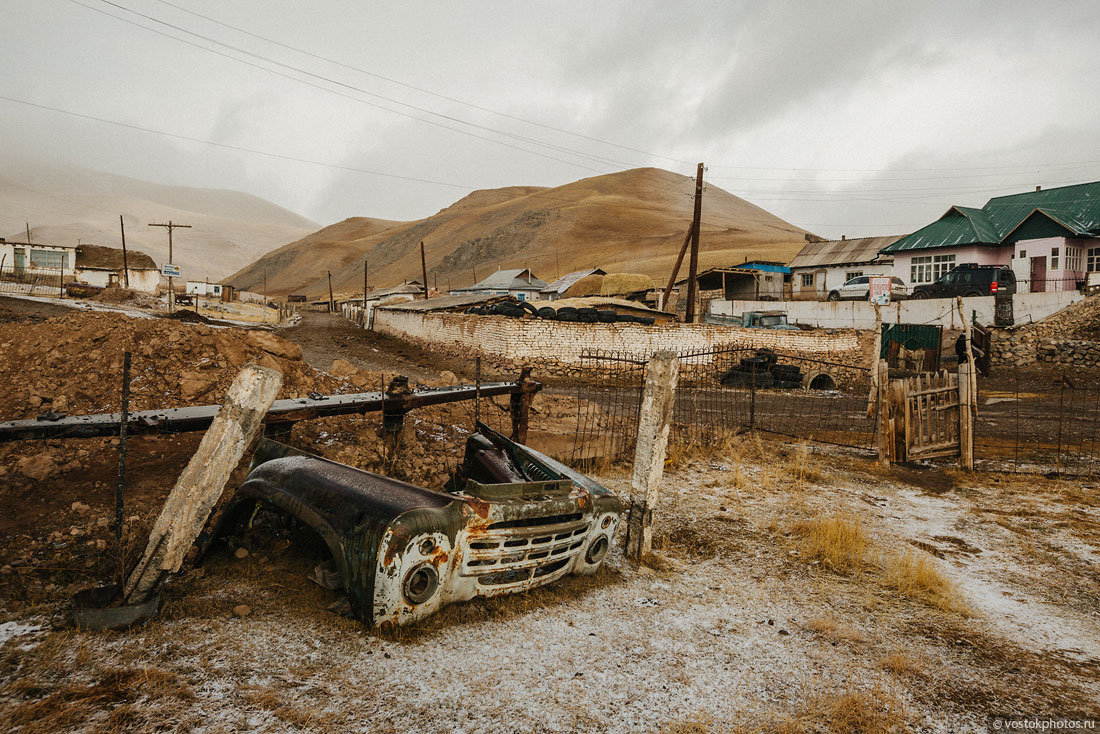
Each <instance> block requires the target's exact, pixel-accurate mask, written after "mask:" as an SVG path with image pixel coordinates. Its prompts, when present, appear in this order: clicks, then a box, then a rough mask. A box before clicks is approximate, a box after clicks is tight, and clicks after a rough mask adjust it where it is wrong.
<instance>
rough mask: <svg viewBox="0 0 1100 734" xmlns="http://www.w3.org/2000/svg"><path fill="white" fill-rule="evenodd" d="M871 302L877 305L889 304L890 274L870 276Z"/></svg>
mask: <svg viewBox="0 0 1100 734" xmlns="http://www.w3.org/2000/svg"><path fill="white" fill-rule="evenodd" d="M870 296H871V303H874V304H876V305H879V306H889V305H890V276H889V275H883V276H874V275H872V276H871V291H870Z"/></svg>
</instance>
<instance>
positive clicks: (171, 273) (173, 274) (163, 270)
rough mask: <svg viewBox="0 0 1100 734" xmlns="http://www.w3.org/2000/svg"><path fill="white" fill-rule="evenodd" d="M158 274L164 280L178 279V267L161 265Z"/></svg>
mask: <svg viewBox="0 0 1100 734" xmlns="http://www.w3.org/2000/svg"><path fill="white" fill-rule="evenodd" d="M160 274H161V275H163V276H164V277H165V278H178V277H180V266H179V265H169V264H168V263H162V264H161V266H160Z"/></svg>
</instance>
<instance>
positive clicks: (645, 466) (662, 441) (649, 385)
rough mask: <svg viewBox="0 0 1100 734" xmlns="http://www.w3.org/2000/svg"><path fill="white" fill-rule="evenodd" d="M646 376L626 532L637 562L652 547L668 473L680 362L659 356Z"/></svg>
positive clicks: (672, 356)
mask: <svg viewBox="0 0 1100 734" xmlns="http://www.w3.org/2000/svg"><path fill="white" fill-rule="evenodd" d="M647 372H648V373H647V375H646V381H645V392H644V393H643V395H642V409H641V419H640V420H639V421H638V444H637V448H636V449H635V451H634V477H633V479H632V480H631V496H630V520H629V522H628V523H627V528H626V555H627V558H632V559H634V560H635V561H641V560H642V557H643V556H644V555H645V554H646V553H649V551H650V548H651V546H652V544H653V528H652V525H653V510H654V508H655V507H656V506H657V496H658V491H659V490H660V487H661V476H662V474H664V469H665V449H666V448H667V447H668V433H669V429H670V427H671V425H672V407H673V404H674V403H675V399H676V381H677V379H678V378H679V374H680V362H679V360H678V359H677V357H676V354H675V353H674V352H657V353H656V354H655V355H653V358H652V359H651V360H649V366H648V367H647Z"/></svg>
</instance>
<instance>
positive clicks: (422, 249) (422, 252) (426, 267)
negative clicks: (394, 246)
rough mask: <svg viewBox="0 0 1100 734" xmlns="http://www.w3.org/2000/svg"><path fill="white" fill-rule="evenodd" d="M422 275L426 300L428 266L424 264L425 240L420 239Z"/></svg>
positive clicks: (425, 298) (426, 298)
mask: <svg viewBox="0 0 1100 734" xmlns="http://www.w3.org/2000/svg"><path fill="white" fill-rule="evenodd" d="M420 275H421V277H422V278H424V300H425V301H426V300H428V266H427V265H425V264H424V240H420Z"/></svg>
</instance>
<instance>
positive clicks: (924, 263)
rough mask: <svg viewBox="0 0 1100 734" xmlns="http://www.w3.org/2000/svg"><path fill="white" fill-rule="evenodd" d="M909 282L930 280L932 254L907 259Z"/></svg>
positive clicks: (929, 281)
mask: <svg viewBox="0 0 1100 734" xmlns="http://www.w3.org/2000/svg"><path fill="white" fill-rule="evenodd" d="M909 282H910V283H931V282H932V256H931V255H925V256H924V257H914V258H913V259H912V260H910V261H909Z"/></svg>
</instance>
